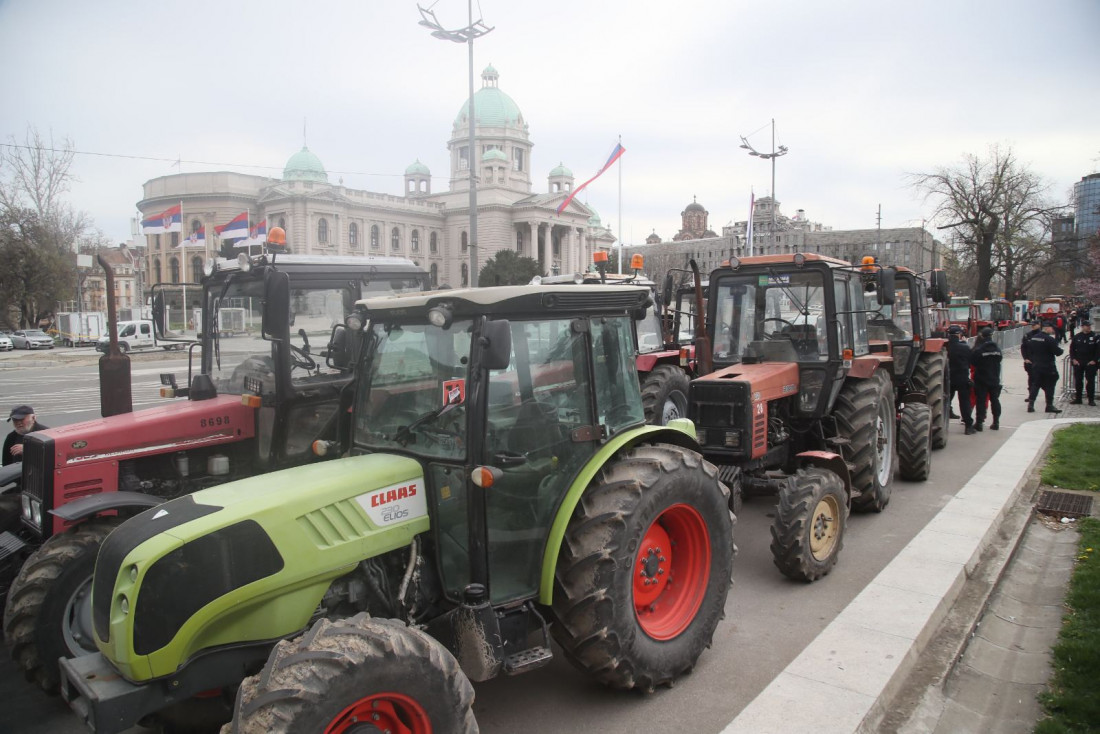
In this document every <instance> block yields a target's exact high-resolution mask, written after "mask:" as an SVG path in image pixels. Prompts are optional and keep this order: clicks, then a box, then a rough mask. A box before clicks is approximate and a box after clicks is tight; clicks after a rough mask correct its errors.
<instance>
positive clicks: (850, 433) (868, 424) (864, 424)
mask: <svg viewBox="0 0 1100 734" xmlns="http://www.w3.org/2000/svg"><path fill="white" fill-rule="evenodd" d="M833 415H834V416H835V417H836V423H837V428H838V429H839V431H840V435H841V436H843V437H845V438H847V439H848V440H849V450H850V452H849V453H848V454H847V455H846V456H845V457H844V458H845V459H847V460H848V461H849V462H851V463H852V464H854V465H855V468H853V469H852V489H853V490H855V491H854V492H853V493H852V509H853V510H855V511H857V512H882V511H883V509H885V507H886V505H887V504H889V502H890V489H891V488H890V480H891V479H893V475H894V429H895V422H896V420H897V418H896V413H895V410H894V387H893V383H892V382H891V380H890V376H889V375H888V374H887V373H886V371H885V370H879V371H878V372H876V373H875V374H874V375H873V376H871V377H869V378H866V379H864V378H851V377H849V378H848V379H847V380H845V381H844V386H843V387H842V388H841V390H840V394H839V395H838V396H837V399H836V407H835V408H834V409H833Z"/></svg>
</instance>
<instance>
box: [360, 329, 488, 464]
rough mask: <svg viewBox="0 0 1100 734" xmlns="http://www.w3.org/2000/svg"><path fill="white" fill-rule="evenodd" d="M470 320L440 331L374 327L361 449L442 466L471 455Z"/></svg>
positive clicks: (367, 351)
mask: <svg viewBox="0 0 1100 734" xmlns="http://www.w3.org/2000/svg"><path fill="white" fill-rule="evenodd" d="M471 331H472V322H471V321H470V320H469V319H465V320H456V321H455V322H454V323H452V324H451V325H450V326H448V327H446V328H441V327H438V326H431V325H429V324H423V323H417V324H407V325H402V324H394V323H373V324H371V327H370V329H369V332H368V334H367V342H366V344H365V354H366V356H365V359H366V360H367V361H366V363H365V364H364V367H365V371H364V372H363V374H365V375H366V376H367V377H366V384H365V385H363V386H362V387H363V389H361V390H359V391H358V396H357V398H356V400H357V405H356V409H355V439H356V443H358V444H361V445H363V446H366V447H368V448H371V449H374V450H379V451H387V450H404V451H412V452H414V453H417V454H420V455H424V456H430V457H434V458H441V459H462V458H463V457H464V456H465V453H466V409H465V408H466V406H465V401H466V366H467V363H468V362H469V355H470V333H471Z"/></svg>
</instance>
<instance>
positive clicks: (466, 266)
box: [462, 263, 470, 288]
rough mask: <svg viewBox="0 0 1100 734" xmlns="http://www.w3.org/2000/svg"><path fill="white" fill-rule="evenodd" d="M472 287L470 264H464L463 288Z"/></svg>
mask: <svg viewBox="0 0 1100 734" xmlns="http://www.w3.org/2000/svg"><path fill="white" fill-rule="evenodd" d="M469 285H470V265H469V263H462V287H463V288H466V287H467V286H469Z"/></svg>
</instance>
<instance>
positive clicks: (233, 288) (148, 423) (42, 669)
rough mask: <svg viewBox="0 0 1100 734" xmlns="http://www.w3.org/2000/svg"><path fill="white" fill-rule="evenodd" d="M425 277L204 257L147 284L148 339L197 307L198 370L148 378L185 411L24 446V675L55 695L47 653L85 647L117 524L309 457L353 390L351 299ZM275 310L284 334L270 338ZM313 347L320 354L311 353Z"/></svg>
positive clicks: (13, 640) (19, 643) (11, 546)
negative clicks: (207, 261)
mask: <svg viewBox="0 0 1100 734" xmlns="http://www.w3.org/2000/svg"><path fill="white" fill-rule="evenodd" d="M428 283H429V280H428V274H427V273H426V272H425V271H424V270H423V268H420V267H419V266H417V265H415V264H414V263H413V262H412V261H410V260H406V259H403V258H362V257H355V258H352V257H342V258H333V257H313V256H303V255H278V256H271V255H268V256H260V257H257V258H254V259H250V258H248V257H247V256H244V255H242V256H241V258H240V259H239V260H237V261H225V260H222V261H219V262H217V263H215V264H214V268H212V271H211V272H210V274H209V275H208V276H207V277H206V278H205V279H204V281H203V283H202V284H201V286H199V285H197V284H189V285H172V286H166V287H161V286H157V287H155V288H154V298H153V300H154V319H153V320H154V323H155V324H156V329H157V332H158V336H159V337H161V338H162V339H163V338H165V335H166V334H167V335H171V334H174V333H179V332H181V331H183V330H184V329H185V328H186V327H185V325H186V324H187V322H188V321H189V320H192V319H196V315H195V306H198V314H197V319H196V320H197V321H199V322H201V323H200V327H201V335H200V338H201V342H198V343H193V344H192V345H191V355H192V357H193V355H194V349H195V348H196V347H201V357H200V360H201V367H200V369H199V371H198V372H197V374H194V376H193V377H192V376H191V375H190V372H191V369H190V368H189V369H188V372H189V376H188V381H187V384H186V385H184V386H178V385H177V384H176V378H175V377H174V376H173V375H170V374H166V375H162V376H161V382H162V384H163V385H164V387H163V388H162V390H161V393H162V395H164V396H165V397H186V398H187V399H186V401H173V402H166V403H165V404H164V405H161V406H158V407H154V408H149V409H146V410H141V411H138V412H128V413H123V414H120V415H112V416H110V417H105V418H101V419H97V420H91V421H86V422H83V423H77V424H73V425H68V426H61V427H59V428H52V429H48V430H45V431H40V432H38V433H33V434H30V435H28V436H27V438H26V441H25V443H24V458H23V476H22V495H21V498H20V502H21V510H22V517H21V519H20V523H19V526H18V527H17V528H16V530H15V531H14V532H5V533H4V534H3V535H2V536H0V549H2V550H0V554H2V555H0V563H2V564H3V565H2V566H0V568H2V569H3V571H4V573H5V576H4V578H2V579H0V587H2V588H3V590H5V591H6V592H7V598H6V604H5V607H4V638H5V641H6V642H7V644H8V647H9V650H10V652H11V655H12V658H13V659H14V660H15V663H16V665H17V666H18V667H19V668H20V669H21V670H22V671H23V672H24V673H25V674H26V675H27V677H28V679H30V680H33V681H36V682H37V683H38V684H39V685H40V686H41V687H42V688H43V689H45V690H46V691H54V690H56V688H57V684H58V675H59V673H58V667H57V660H58V658H61V657H76V656H79V655H84V654H87V653H90V652H94V651H95V645H94V641H93V636H92V632H91V593H90V591H91V579H92V568H93V566H94V564H95V560H96V554H97V553H98V551H99V548H100V545H101V544H102V543H103V540H104V539H105V538H106V537H107V535H108V534H110V532H111V531H112V530H114V529H115V528H116V527H118V526H119V525H120V524H121V523H122V522H123V521H124V520H125V519H126V518H127V517H131V516H133V515H136V514H138V513H140V512H142V511H144V510H146V509H148V508H149V507H152V506H154V505H158V504H160V503H162V502H165V501H167V500H170V499H173V498H176V497H179V496H181V495H185V494H190V493H192V492H195V491H197V490H200V489H205V488H207V487H211V486H214V485H218V484H222V483H225V482H229V481H234V480H237V479H242V478H244V477H249V476H253V475H256V474H260V473H264V472H269V471H273V470H276V469H282V468H286V467H291V466H295V465H298V464H304V463H307V462H310V461H315V460H316V457H315V456H314V454H313V452H312V451H311V446H312V444H313V442H314V441H315V440H317V439H326V438H331V437H333V436H335V435H336V434H337V432H338V430H339V429H340V426H339V424H340V423H341V422H342V421H346V420H348V419H347V405H348V401H350V399H351V393H352V391H353V390H354V385H353V372H352V367H353V362H352V356H353V355H352V352H353V347H354V346H355V345H353V344H352V343H350V342H349V341H348V340H347V339H346V338H344V337H345V335H346V334H348V333H349V332H348V330H346V329H343V328H340V329H338V328H337V327H338V326H342V325H343V324H344V321H345V317H347V316H348V315H349V314H352V313H353V310H354V306H355V303H356V301H357V300H359V299H361V298H364V297H366V296H370V295H384V294H391V293H397V292H403V291H420V290H426V289H427V287H428ZM186 294H190V295H189V296H187V295H186ZM273 311H278V312H280V314H281V315H282V318H281V319H272V312H273ZM225 314H231V315H232V321H234V324H233V325H232V327H231V326H230V325H229V319H228V318H227V317H225V316H224V315H225ZM285 314H289V315H290V318H289V323H291V324H295V326H294V327H288V326H284V327H282V328H279V329H273V327H272V324H273V323H278V324H286V323H287V321H288V319H287V318H286V317H285ZM236 322H239V323H236ZM311 337H312V338H313V339H314V340H321V343H323V344H326V345H327V348H326V349H325V350H324V351H322V352H321V353H320V354H315V353H313V352H312V351H311V347H310V338H311ZM167 338H168V340H169V341H170V340H171V336H169V337H167ZM126 387H127V388H128V387H129V386H128V384H127V385H126ZM16 573H17V575H16ZM12 576H14V580H12ZM9 584H10V585H9Z"/></svg>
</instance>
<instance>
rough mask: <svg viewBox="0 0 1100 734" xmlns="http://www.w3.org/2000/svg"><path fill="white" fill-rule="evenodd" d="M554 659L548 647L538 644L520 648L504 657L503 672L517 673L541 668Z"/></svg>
mask: <svg viewBox="0 0 1100 734" xmlns="http://www.w3.org/2000/svg"><path fill="white" fill-rule="evenodd" d="M553 659H554V653H552V652H550V648H549V647H543V646H542V645H539V646H537V647H529V648H527V649H526V650H520V651H519V652H517V653H513V654H511V655H509V656H508V657H506V658H504V672H505V674H507V675H519V674H520V673H526V672H527V671H529V670H534V669H535V668H541V667H542V666H544V665H546V664H547V663H549V662H550V661H551V660H553Z"/></svg>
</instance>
